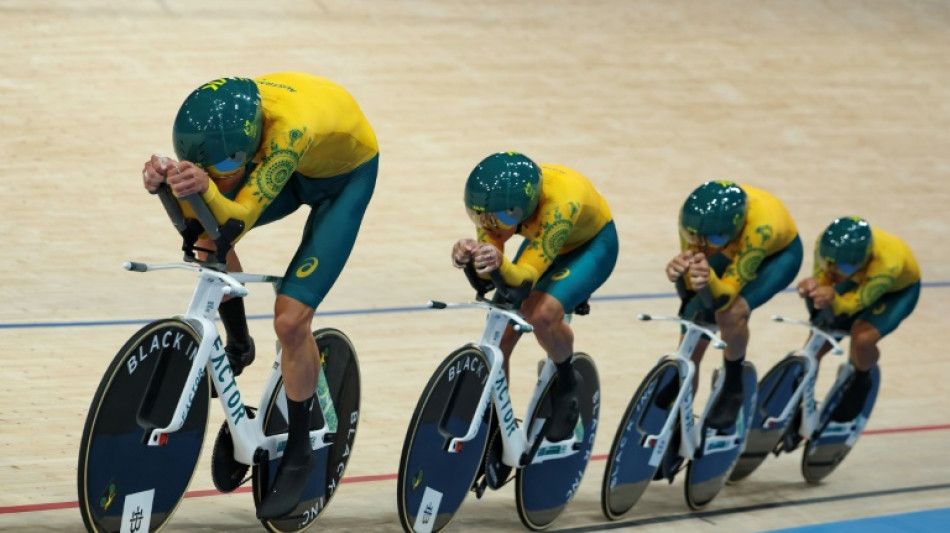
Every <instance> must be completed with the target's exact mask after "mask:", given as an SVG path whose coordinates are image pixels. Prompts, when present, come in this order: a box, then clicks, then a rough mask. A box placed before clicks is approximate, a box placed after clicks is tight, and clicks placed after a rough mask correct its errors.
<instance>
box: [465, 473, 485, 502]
mask: <svg viewBox="0 0 950 533" xmlns="http://www.w3.org/2000/svg"><path fill="white" fill-rule="evenodd" d="M487 488H488V481H486V480H485V476H484V475H481V476H477V477H475V481H474V482H473V483H472V488H471V489H469V490H471V491H472V492H474V493H475V498H476V499H478V500H480V499H482V496H484V495H485V489H487Z"/></svg>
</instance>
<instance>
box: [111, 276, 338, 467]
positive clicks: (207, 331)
mask: <svg viewBox="0 0 950 533" xmlns="http://www.w3.org/2000/svg"><path fill="white" fill-rule="evenodd" d="M123 268H125V269H126V270H130V271H133V272H150V271H153V270H167V269H182V270H191V271H194V272H197V273H198V274H199V281H198V285H197V286H196V287H195V292H194V294H193V295H192V298H191V303H190V304H189V305H188V310H187V311H185V314H184V315H177V316H176V318H180V319H182V320H184V321H185V322H188V323H190V324H192V325H198V326H200V327H198V328H197V329H198V331H199V332H200V335H201V344H200V345H199V346H198V349H197V350H196V351H194V352H193V353H192V354H191V358H192V360H191V370H190V371H189V373H188V379H187V381H186V382H185V383H190V384H191V387H190V388H188V387H186V389H183V390H182V394H181V397H180V398H179V400H178V404H177V406H176V407H175V413H174V415H173V416H172V419H171V423H170V424H168V425H167V426H165V427H163V428H155V429H152V430H151V432H150V433H149V437H148V441H147V444H148V445H149V446H162V445H164V444H165V443H166V442H167V440H168V435H170V434H172V433H174V432H176V431H178V430H179V429H181V427H182V426H183V425H184V423H185V419H186V418H187V417H188V411H189V410H190V409H191V405H192V403H193V401H194V397H195V394H196V393H197V391H198V388H199V386H200V384H201V379H202V378H203V377H204V373H205V371H206V370H207V372H208V374H209V375H210V376H211V382H212V384H213V386H214V388H215V389H216V390H217V391H218V399H219V400H220V401H221V407H222V408H223V409H224V413H225V418H226V420H227V423H228V426H229V427H230V430H231V436H232V438H233V441H234V459H235V460H236V461H238V462H239V463H242V464H246V465H252V464H254V463H255V460H254V456H255V453H256V452H257V450H264V451H266V452H267V453H268V458H269V459H276V458H278V457H281V456H282V455H283V453H284V447H285V446H286V444H287V434H286V433H281V434H278V435H270V436H266V435H264V429H263V420H264V417H263V416H258V417H256V418H253V419H250V418H248V417H247V416H246V414H247V409H246V407H245V405H244V401H243V400H242V398H241V391H240V389H239V388H238V385H237V382H236V381H235V379H234V372H233V371H232V370H231V364H230V362H229V361H228V358H227V355H226V354H225V352H224V344H223V343H222V342H221V337H220V336H219V335H218V329H217V327H216V326H215V324H214V314H215V313H216V311H217V309H218V305H219V304H220V303H221V299H222V298H223V297H224V295H226V294H229V295H232V296H234V297H242V296H246V295H247V294H248V290H247V288H246V287H244V286H243V285H242V283H271V284H272V285H273V286H274V287H275V288H276V286H277V283H279V282H280V280H281V278H280V277H279V276H270V275H264V274H245V273H240V272H234V273H224V272H219V271H217V270H214V269H210V268H205V267H202V266H199V265H197V264H192V263H166V264H154V265H153V264H146V263H139V262H133V261H130V262H126V263H125V264H124V265H123ZM164 342H174V339H168V340H164ZM280 363H281V349H280V345H279V344H278V346H277V356H276V359H275V360H274V364H273V367H272V369H271V373H270V376H269V377H268V379H267V383H266V384H265V386H264V392H263V394H262V395H261V401H260V403H259V404H258V405H259V409H264V408H265V407H266V403H267V402H268V401H269V400H270V397H271V395H272V394H273V391H274V389H275V388H276V387H277V384H278V381H279V380H280V376H281V373H280ZM320 387H326V378H325V376H324V373H323V372H320V383H319V385H318V388H320ZM317 397H318V400H319V401H320V408H321V409H322V410H323V414H324V420H326V421H331V422H332V421H333V420H336V416H335V413H334V406H333V404H332V400H330V396H329V395H328V394H327V395H321V394H318V395H317ZM324 397H325V398H324ZM325 400H329V401H328V402H327V403H325ZM277 405H278V408H279V409H280V412H281V413H282V414H283V416H284V419H285V420H286V419H287V398H286V396H284V395H283V394H282V395H281V396H280V398H279V399H278V402H277ZM261 412H262V411H261ZM332 425H333V426H334V427H330V426H331V424H330V423H326V424H324V427H322V428H321V429H317V430H311V431H310V446H311V448H313V449H314V450H317V449H320V448H323V447H325V446H329V445H330V444H331V443H329V442H326V440H327V439H326V438H325V437H326V435H327V434H328V433H334V432H335V431H336V427H335V424H332Z"/></svg>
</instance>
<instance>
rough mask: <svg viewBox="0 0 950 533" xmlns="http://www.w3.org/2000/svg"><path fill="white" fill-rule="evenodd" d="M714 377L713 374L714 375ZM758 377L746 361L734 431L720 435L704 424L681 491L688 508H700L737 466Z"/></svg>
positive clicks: (746, 434) (711, 497)
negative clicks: (742, 395)
mask: <svg viewBox="0 0 950 533" xmlns="http://www.w3.org/2000/svg"><path fill="white" fill-rule="evenodd" d="M713 380H714V381H715V378H714V379H713ZM757 381H758V379H757V378H756V374H755V367H754V366H753V365H752V363H750V362H748V361H746V362H744V363H743V364H742V388H743V392H745V398H744V401H743V403H742V409H741V410H740V411H739V416H738V418H737V419H736V424H735V426H734V428H735V431H734V432H732V433H731V434H727V435H720V434H718V432H717V431H716V430H714V429H709V428H707V427H705V424H704V425H703V428H702V431H703V438H702V442H701V443H700V449H698V450H696V457H695V458H693V460H691V461H690V462H689V465H688V466H687V467H686V485H685V487H684V493H685V496H686V504H687V505H689V508H690V509H693V510H699V509H702V508H703V507H705V506H706V505H707V504H709V502H711V501H712V500H713V498H715V497H716V495H717V494H719V491H721V490H722V487H723V486H725V484H726V480H727V479H728V478H729V475H730V474H731V473H732V469H733V468H735V466H736V461H737V460H738V459H739V455H740V454H741V453H742V451H743V450H744V449H745V445H746V439H747V437H748V428H749V424H750V423H751V422H752V413H753V411H754V410H755V405H756V395H757V394H756V385H757Z"/></svg>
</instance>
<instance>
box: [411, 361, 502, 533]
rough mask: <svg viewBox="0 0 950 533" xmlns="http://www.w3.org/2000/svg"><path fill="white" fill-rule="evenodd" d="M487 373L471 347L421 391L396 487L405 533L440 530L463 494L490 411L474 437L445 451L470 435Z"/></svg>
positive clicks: (469, 484) (475, 466) (443, 366)
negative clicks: (455, 441)
mask: <svg viewBox="0 0 950 533" xmlns="http://www.w3.org/2000/svg"><path fill="white" fill-rule="evenodd" d="M490 370H491V366H490V365H489V361H488V356H486V355H485V353H484V352H482V350H481V349H480V348H478V347H477V346H474V345H468V346H464V347H462V348H460V349H458V350H456V351H455V352H453V353H452V354H451V355H449V356H448V357H447V358H446V359H445V360H444V361H443V362H442V364H441V365H439V367H438V368H437V369H436V371H435V373H434V374H433V375H432V378H430V379H429V383H428V384H426V387H425V389H424V390H423V391H422V396H421V397H420V398H419V402H418V403H417V404H416V409H415V411H414V412H413V413H412V419H411V420H410V422H409V429H408V431H407V432H406V440H405V442H404V443H403V447H402V454H401V455H400V459H399V472H398V474H397V476H398V477H397V481H396V485H397V487H396V492H397V494H396V508H397V510H398V511H399V521H400V523H401V524H402V527H403V529H404V530H405V531H407V532H422V531H426V532H434V531H440V530H442V529H443V528H445V527H446V526H447V525H448V524H449V522H451V521H452V518H453V517H454V516H455V513H456V512H457V511H458V510H459V507H461V505H462V502H463V501H464V500H465V496H466V495H467V494H468V491H469V489H471V487H472V483H473V482H474V481H475V476H476V474H477V473H478V465H479V463H480V462H481V460H482V456H483V455H484V453H485V447H486V445H487V443H488V426H489V424H488V421H489V416H490V414H491V406H489V408H488V409H486V410H485V413H484V415H483V417H482V420H481V421H480V422H479V428H478V432H477V433H476V434H475V437H474V438H473V439H472V440H470V441H468V442H465V443H463V444H462V446H461V449H458V450H454V451H451V452H450V451H448V450H447V449H446V448H447V445H448V443H449V441H450V440H451V439H452V438H458V437H462V436H464V435H465V434H466V433H467V432H468V429H469V426H470V424H471V422H472V418H473V417H474V416H475V411H476V409H477V407H478V402H479V399H480V398H481V395H482V391H483V390H484V389H485V387H488V386H489V383H488V375H489V372H490Z"/></svg>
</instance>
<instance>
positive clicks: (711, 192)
mask: <svg viewBox="0 0 950 533" xmlns="http://www.w3.org/2000/svg"><path fill="white" fill-rule="evenodd" d="M748 211H749V202H748V199H747V196H746V193H745V191H743V190H742V188H741V187H739V186H738V185H736V184H735V183H733V182H731V181H707V182H706V183H703V184H702V185H700V186H699V187H697V188H696V190H694V191H693V192H692V193H690V195H689V197H687V198H686V202H684V203H683V208H682V209H681V210H680V218H679V227H680V235H682V236H683V238H684V239H686V241H687V242H688V243H690V244H691V245H694V246H695V245H710V246H716V247H722V246H725V245H726V244H728V243H729V242H730V241H732V240H733V239H735V238H736V236H737V235H739V232H740V231H741V230H742V226H743V225H745V217H746V213H748Z"/></svg>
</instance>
